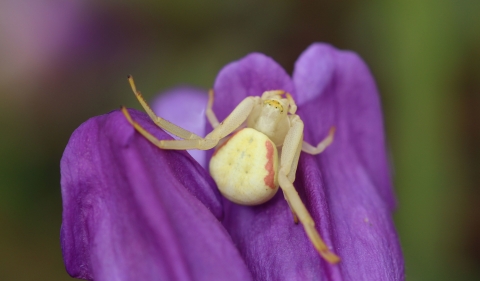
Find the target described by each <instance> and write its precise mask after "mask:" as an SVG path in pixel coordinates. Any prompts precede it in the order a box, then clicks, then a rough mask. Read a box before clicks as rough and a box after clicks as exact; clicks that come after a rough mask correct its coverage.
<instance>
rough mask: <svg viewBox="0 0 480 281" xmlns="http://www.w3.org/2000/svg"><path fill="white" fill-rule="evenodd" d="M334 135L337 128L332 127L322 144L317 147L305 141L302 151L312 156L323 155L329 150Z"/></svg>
mask: <svg viewBox="0 0 480 281" xmlns="http://www.w3.org/2000/svg"><path fill="white" fill-rule="evenodd" d="M334 134H335V127H331V128H330V131H329V132H328V136H327V137H325V138H324V139H323V140H322V141H321V142H319V143H318V144H317V146H316V147H315V146H313V145H311V144H309V143H308V142H306V141H304V142H303V143H302V151H303V152H306V153H308V154H312V155H317V154H320V153H322V152H323V151H324V150H325V148H327V147H328V146H329V145H330V144H331V143H332V142H333V135H334Z"/></svg>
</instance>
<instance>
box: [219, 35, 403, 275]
mask: <svg viewBox="0 0 480 281" xmlns="http://www.w3.org/2000/svg"><path fill="white" fill-rule="evenodd" d="M327 50H328V52H327ZM318 54H320V55H318ZM325 54H328V55H330V57H328V56H326V55H325ZM247 58H248V57H247ZM240 62H242V65H241V67H240V66H238V64H239V63H238V62H237V63H234V64H232V65H230V66H229V67H230V69H229V73H234V74H235V75H233V76H234V77H235V79H231V78H230V77H231V76H229V75H222V73H221V74H219V76H218V77H217V81H216V83H215V85H225V86H224V88H225V89H227V88H228V87H227V86H228V85H229V84H230V83H231V84H232V85H235V87H237V88H235V89H227V90H225V91H223V92H222V93H223V95H227V94H230V93H234V94H232V95H238V96H239V97H238V98H237V97H235V96H233V97H232V96H228V99H230V100H235V101H236V102H237V103H238V102H239V101H240V100H241V99H243V98H244V97H245V95H247V93H249V89H250V85H256V84H269V83H272V84H274V83H275V81H276V80H274V79H273V78H272V81H269V80H268V79H270V78H269V77H265V76H262V75H259V74H258V71H257V68H256V67H255V64H254V63H252V64H251V65H250V66H249V65H248V64H249V61H248V60H246V59H243V60H241V61H240ZM240 70H242V71H240ZM257 75H258V76H257ZM242 77H248V79H246V78H245V79H241V78H242ZM223 79H225V80H223ZM257 79H258V80H257ZM232 81H248V83H237V82H232ZM294 82H295V89H296V100H297V101H300V103H299V105H300V106H299V114H300V115H301V117H302V119H303V120H304V121H305V134H306V139H307V140H309V141H310V142H311V143H312V144H316V142H318V141H320V140H322V139H323V138H324V137H325V136H326V135H327V133H328V130H329V128H330V127H331V126H332V125H335V126H337V128H338V130H337V134H336V136H335V141H334V143H333V145H332V146H330V147H329V148H328V149H327V150H326V151H325V152H324V153H322V154H321V155H318V156H311V155H307V154H304V153H302V155H301V157H300V163H299V170H298V172H297V180H296V182H295V186H296V188H297V190H298V192H299V194H300V196H301V197H302V200H303V202H305V205H306V206H307V209H308V210H310V212H311V214H312V217H313V218H314V220H315V222H316V225H317V229H318V230H319V232H320V234H321V236H322V237H323V239H324V240H325V242H326V244H327V245H329V246H331V247H332V250H333V251H334V252H336V253H337V254H339V255H340V257H341V258H342V261H341V263H340V264H339V265H335V266H332V265H330V264H328V263H327V262H325V261H324V260H322V259H321V257H320V256H319V255H318V253H316V251H315V250H314V248H313V246H312V245H311V243H310V241H309V240H308V238H307V237H306V235H305V233H304V230H303V227H302V226H301V225H295V224H294V223H293V219H292V215H291V213H290V210H289V208H288V205H287V203H286V202H285V200H284V199H283V196H282V194H280V193H279V194H277V195H276V196H275V197H274V198H273V199H272V200H271V201H269V202H267V203H265V204H263V205H260V206H256V207H248V206H239V205H236V204H234V203H231V202H228V201H227V200H225V202H224V213H225V215H224V221H223V224H224V225H225V227H226V229H227V230H228V231H229V232H230V234H231V236H232V239H233V241H234V242H235V244H236V245H237V246H238V247H239V250H240V252H241V254H242V256H243V257H244V259H245V262H246V264H247V265H248V266H249V268H250V270H251V271H252V274H253V276H254V279H256V280H319V279H320V280H323V279H325V280H402V279H403V278H404V276H403V260H402V255H401V252H400V247H399V243H398V238H397V235H396V232H395V229H394V226H393V222H392V218H391V210H392V208H393V206H394V202H395V201H394V197H393V192H392V186H391V182H390V175H389V172H388V165H387V159H386V154H385V144H384V135H383V124H382V119H381V118H382V116H381V109H380V101H379V97H378V93H377V91H376V88H375V84H374V82H373V79H372V77H371V75H370V73H369V72H368V69H367V68H366V66H365V65H364V63H363V62H362V61H361V60H360V59H359V58H358V57H357V56H356V55H353V54H352V53H349V52H340V51H337V50H335V49H333V48H331V47H328V46H326V45H321V44H318V45H314V46H313V47H311V48H309V49H308V50H307V51H306V52H305V53H304V54H303V55H302V56H301V58H300V59H299V60H298V62H297V65H296V69H295V75H294ZM284 85H287V86H288V85H290V84H289V82H288V81H287V82H284ZM288 87H289V86H288ZM284 89H285V88H284ZM288 91H292V90H288ZM217 92H218V91H217ZM255 95H258V94H255ZM217 96H218V95H217ZM223 98H224V100H223V102H224V103H226V104H228V108H229V110H230V111H231V110H232V109H233V108H234V106H235V105H236V104H233V105H232V104H230V103H229V101H228V100H226V99H227V98H226V97H225V96H224V97H223ZM223 102H222V103H223ZM219 104H221V103H219ZM226 114H228V112H224V115H225V116H226Z"/></svg>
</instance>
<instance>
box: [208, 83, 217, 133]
mask: <svg viewBox="0 0 480 281" xmlns="http://www.w3.org/2000/svg"><path fill="white" fill-rule="evenodd" d="M212 107H213V89H210V90H209V91H208V104H207V110H206V111H205V115H206V116H207V119H208V122H210V124H211V125H212V127H213V128H214V129H215V128H216V127H218V125H220V122H218V119H217V116H216V115H215V112H213V109H212Z"/></svg>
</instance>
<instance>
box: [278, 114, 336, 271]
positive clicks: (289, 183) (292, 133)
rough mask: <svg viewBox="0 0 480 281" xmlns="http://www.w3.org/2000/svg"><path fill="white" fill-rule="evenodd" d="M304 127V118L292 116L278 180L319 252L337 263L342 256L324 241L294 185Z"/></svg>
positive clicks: (327, 259)
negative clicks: (332, 250)
mask: <svg viewBox="0 0 480 281" xmlns="http://www.w3.org/2000/svg"><path fill="white" fill-rule="evenodd" d="M303 127H304V126H303V122H302V120H301V119H300V118H299V117H298V116H294V117H293V118H292V122H291V127H290V129H289V131H288V133H287V135H286V137H285V140H284V143H283V148H282V155H281V157H280V169H279V173H278V181H279V184H280V188H281V189H282V191H283V195H284V196H285V198H286V200H287V202H288V205H289V206H290V209H291V210H292V213H293V214H294V215H296V216H297V217H298V220H299V221H300V222H301V223H302V225H303V228H304V229H305V232H306V234H307V236H308V238H309V239H310V241H311V242H312V244H313V245H314V247H315V249H316V250H317V252H318V253H319V254H320V255H321V256H322V257H323V258H324V259H325V260H326V261H328V262H329V263H332V264H335V263H338V262H339V261H340V258H339V257H338V256H337V255H335V254H334V253H333V252H331V251H330V249H329V248H328V247H327V245H326V244H325V242H323V240H322V238H321V237H320V234H319V233H318V231H317V230H316V228H315V222H314V221H313V219H312V216H311V215H310V213H309V212H308V210H307V208H306V207H305V205H304V204H303V202H302V200H301V199H300V196H299V195H298V193H297V191H296V190H295V187H294V186H293V181H294V180H295V172H296V169H297V165H298V160H299V157H300V156H299V155H300V151H301V147H302V140H303Z"/></svg>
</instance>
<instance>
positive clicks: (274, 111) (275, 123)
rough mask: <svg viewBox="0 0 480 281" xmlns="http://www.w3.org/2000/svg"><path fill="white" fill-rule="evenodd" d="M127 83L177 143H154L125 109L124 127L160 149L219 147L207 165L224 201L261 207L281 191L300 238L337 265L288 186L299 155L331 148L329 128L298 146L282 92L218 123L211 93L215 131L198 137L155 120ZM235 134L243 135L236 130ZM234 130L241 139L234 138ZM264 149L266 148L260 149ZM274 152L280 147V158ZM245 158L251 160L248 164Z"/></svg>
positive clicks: (299, 135) (299, 128) (297, 127)
mask: <svg viewBox="0 0 480 281" xmlns="http://www.w3.org/2000/svg"><path fill="white" fill-rule="evenodd" d="M129 82H130V85H131V87H132V90H133V92H134V93H135V96H136V97H137V99H138V101H139V102H140V103H141V104H142V106H143V108H144V109H145V111H146V112H147V113H148V115H149V116H150V118H151V119H152V120H153V121H154V122H155V124H157V125H158V126H159V127H160V128H162V129H164V130H166V131H168V132H170V133H172V134H174V135H176V136H178V137H180V138H182V139H181V140H159V139H157V138H155V137H154V136H153V135H152V134H150V133H149V132H147V131H146V130H145V129H144V128H142V127H141V126H140V125H139V124H138V123H136V122H135V121H133V120H132V118H131V116H130V114H129V113H128V111H127V109H126V108H122V111H123V113H124V114H125V117H126V118H127V120H128V122H130V124H132V126H133V127H134V128H135V129H136V130H137V131H138V132H139V133H141V134H142V135H143V136H144V137H145V138H147V139H148V140H149V141H150V142H152V143H153V144H154V145H156V146H157V147H159V148H161V149H176V150H186V149H201V150H207V149H211V148H214V147H216V146H217V145H218V144H219V142H220V145H218V146H217V150H218V155H214V156H213V158H212V160H211V162H210V173H211V175H212V177H213V178H214V180H215V182H216V184H217V186H218V188H219V190H220V191H221V192H222V194H224V196H225V197H226V198H228V199H229V200H231V201H233V202H236V203H239V204H244V205H256V204H261V203H263V202H265V201H267V200H268V199H270V198H271V197H272V196H273V195H275V192H276V190H277V188H278V187H280V188H281V189H282V191H283V195H284V197H285V200H286V201H287V203H288V206H289V207H290V210H291V211H292V214H293V218H294V221H295V223H297V222H298V221H300V222H301V223H302V225H303V228H304V229H305V233H306V234H307V236H308V238H309V239H310V241H311V242H312V244H313V246H314V247H315V249H316V250H317V251H318V253H319V254H320V255H321V256H322V257H323V258H324V259H325V260H327V261H328V262H330V263H332V264H334V263H338V262H339V261H340V258H339V257H338V256H337V255H335V254H334V253H332V252H331V251H330V249H329V248H328V247H327V245H326V244H325V242H323V240H322V238H321V237H320V234H319V233H318V231H317V230H316V228H315V222H314V221H313V219H312V217H311V215H310V213H309V212H308V210H307V208H305V205H304V204H303V202H302V200H301V199H300V196H298V193H297V191H296V190H295V187H294V186H293V182H294V181H295V174H296V170H297V165H298V161H299V159H300V153H301V152H302V151H303V152H306V153H309V154H314V155H315V154H319V153H321V152H322V151H323V150H324V149H325V148H326V147H327V146H329V145H330V144H331V143H332V141H333V134H334V132H335V128H334V127H332V129H330V132H329V134H328V136H327V137H326V138H325V139H324V140H322V141H321V142H319V143H318V145H317V146H312V145H310V144H309V143H307V142H305V141H303V121H302V120H301V118H300V116H298V115H296V114H295V112H296V110H297V105H296V104H295V101H294V100H293V98H292V97H291V96H290V94H288V93H286V92H284V91H282V90H273V91H266V92H264V93H263V94H262V95H261V96H249V97H246V98H245V99H244V100H243V101H242V102H240V103H239V104H238V106H237V107H236V108H235V109H234V110H233V111H232V112H231V113H230V114H229V115H228V116H227V118H225V119H224V120H223V122H221V123H220V122H218V119H217V117H216V116H215V113H214V112H213V110H212V104H213V91H210V93H209V97H210V98H209V101H208V105H207V110H206V115H207V118H208V121H209V122H210V124H211V125H212V127H213V128H214V129H213V131H212V132H210V133H209V134H208V135H206V136H205V137H204V138H202V137H200V136H198V135H195V134H193V133H191V132H189V131H187V130H185V129H183V128H181V127H179V126H177V125H175V124H172V123H170V122H168V121H167V120H165V119H163V118H160V117H158V116H156V115H155V113H153V111H152V110H151V109H150V107H149V106H148V104H147V103H146V102H145V100H144V99H143V98H142V96H141V94H140V92H138V91H137V89H136V88H135V84H134V83H133V78H132V77H129ZM284 96H285V97H284ZM245 127H247V128H245ZM242 128H245V129H242ZM239 129H242V130H240V131H238V130H239ZM235 131H238V132H237V133H236V134H240V135H239V136H236V135H235V133H234V132H235ZM232 133H234V136H233V138H231V139H230V140H229V141H226V143H225V145H223V144H224V143H221V141H222V140H225V138H227V137H229V135H231V134H232ZM266 144H268V145H271V147H270V148H265V147H266V146H265V145H266ZM222 146H225V147H222ZM262 146H263V147H262ZM277 148H281V153H280V155H278V152H277ZM268 151H270V152H271V153H270V154H272V155H271V156H265V158H264V156H263V155H265V154H266V153H267V154H268ZM257 154H258V155H257ZM271 157H273V158H274V159H275V160H272V161H274V168H272V170H274V172H275V174H274V177H273V179H274V182H273V183H271V179H270V180H267V179H266V178H265V174H266V173H267V172H268V171H269V170H270V168H268V167H267V168H266V165H267V164H266V163H268V160H269V158H271ZM249 158H251V159H252V160H251V161H250V160H248V159H249ZM278 158H280V159H278ZM265 159H266V160H265ZM265 161H267V162H265ZM267 166H268V165H267ZM251 173H253V174H251ZM267 182H268V183H269V184H267ZM265 184H266V185H265ZM268 185H271V186H273V188H272V190H268V188H266V186H268Z"/></svg>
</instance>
